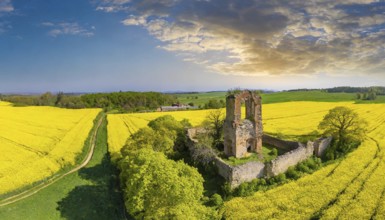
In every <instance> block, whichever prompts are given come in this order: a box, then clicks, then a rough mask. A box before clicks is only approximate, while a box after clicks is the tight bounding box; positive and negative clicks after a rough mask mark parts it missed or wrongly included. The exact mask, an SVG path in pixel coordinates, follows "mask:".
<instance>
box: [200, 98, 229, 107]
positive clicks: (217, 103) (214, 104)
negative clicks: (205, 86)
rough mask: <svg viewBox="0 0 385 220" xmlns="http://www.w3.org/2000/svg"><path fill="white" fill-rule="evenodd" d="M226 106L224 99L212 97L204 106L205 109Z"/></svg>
mask: <svg viewBox="0 0 385 220" xmlns="http://www.w3.org/2000/svg"><path fill="white" fill-rule="evenodd" d="M224 107H226V103H225V101H223V100H219V101H218V100H217V99H210V100H209V101H208V102H207V103H206V104H205V105H204V107H203V108H205V109H219V108H224Z"/></svg>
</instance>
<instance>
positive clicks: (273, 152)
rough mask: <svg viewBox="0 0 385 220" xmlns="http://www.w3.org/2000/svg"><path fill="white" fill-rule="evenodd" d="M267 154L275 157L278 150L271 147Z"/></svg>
mask: <svg viewBox="0 0 385 220" xmlns="http://www.w3.org/2000/svg"><path fill="white" fill-rule="evenodd" d="M269 155H270V156H273V157H277V156H278V150H277V148H273V149H272V150H271V151H270V152H269Z"/></svg>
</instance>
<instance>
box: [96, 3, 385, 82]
mask: <svg viewBox="0 0 385 220" xmlns="http://www.w3.org/2000/svg"><path fill="white" fill-rule="evenodd" d="M99 7H105V8H109V10H104V11H107V12H113V11H121V10H124V11H125V12H126V13H128V17H127V19H125V20H123V21H122V23H123V24H124V25H135V26H141V27H143V28H145V29H146V30H147V31H148V33H149V34H150V35H152V36H154V37H155V38H157V39H158V40H159V41H160V44H159V47H160V48H163V49H165V50H168V51H172V52H175V53H177V54H178V55H179V56H181V57H183V58H182V59H183V60H187V61H188V62H195V63H198V64H200V65H204V66H206V67H207V68H208V69H210V70H212V71H215V72H219V73H223V74H235V75H317V74H329V75H343V74H353V73H356V74H376V73H384V71H385V59H384V58H385V46H384V45H385V3H384V2H383V1H377V0H346V1H334V0H308V1H303V0H291V1H263V0H256V1H239V0H196V1H183V0H103V1H101V2H100V5H99Z"/></svg>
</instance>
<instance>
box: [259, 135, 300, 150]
mask: <svg viewBox="0 0 385 220" xmlns="http://www.w3.org/2000/svg"><path fill="white" fill-rule="evenodd" d="M262 142H263V143H266V144H269V145H272V146H274V147H277V148H280V149H282V150H294V149H296V148H298V147H299V143H298V142H294V141H284V140H281V139H278V138H275V137H272V136H270V135H267V134H263V136H262Z"/></svg>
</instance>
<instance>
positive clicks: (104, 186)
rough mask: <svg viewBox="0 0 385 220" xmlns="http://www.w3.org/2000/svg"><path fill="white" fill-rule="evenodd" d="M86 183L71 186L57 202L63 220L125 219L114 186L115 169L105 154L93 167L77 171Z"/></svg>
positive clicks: (119, 195) (115, 183)
mask: <svg viewBox="0 0 385 220" xmlns="http://www.w3.org/2000/svg"><path fill="white" fill-rule="evenodd" d="M78 174H79V176H80V177H81V178H82V179H86V180H89V181H90V182H91V184H90V185H82V186H77V187H75V188H74V189H73V190H72V191H71V192H69V194H68V196H67V197H65V198H63V199H62V200H61V201H59V202H58V207H57V210H59V211H60V212H61V217H63V218H66V219H70V220H72V219H125V217H124V210H123V204H122V203H123V201H122V198H121V194H120V192H119V191H118V190H117V189H119V187H118V181H117V178H118V176H117V175H118V172H117V170H116V168H115V167H114V166H113V165H112V164H111V161H110V158H109V155H108V154H104V156H103V159H102V162H101V163H100V164H98V165H96V166H93V167H89V168H82V169H81V170H80V171H79V172H78Z"/></svg>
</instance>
